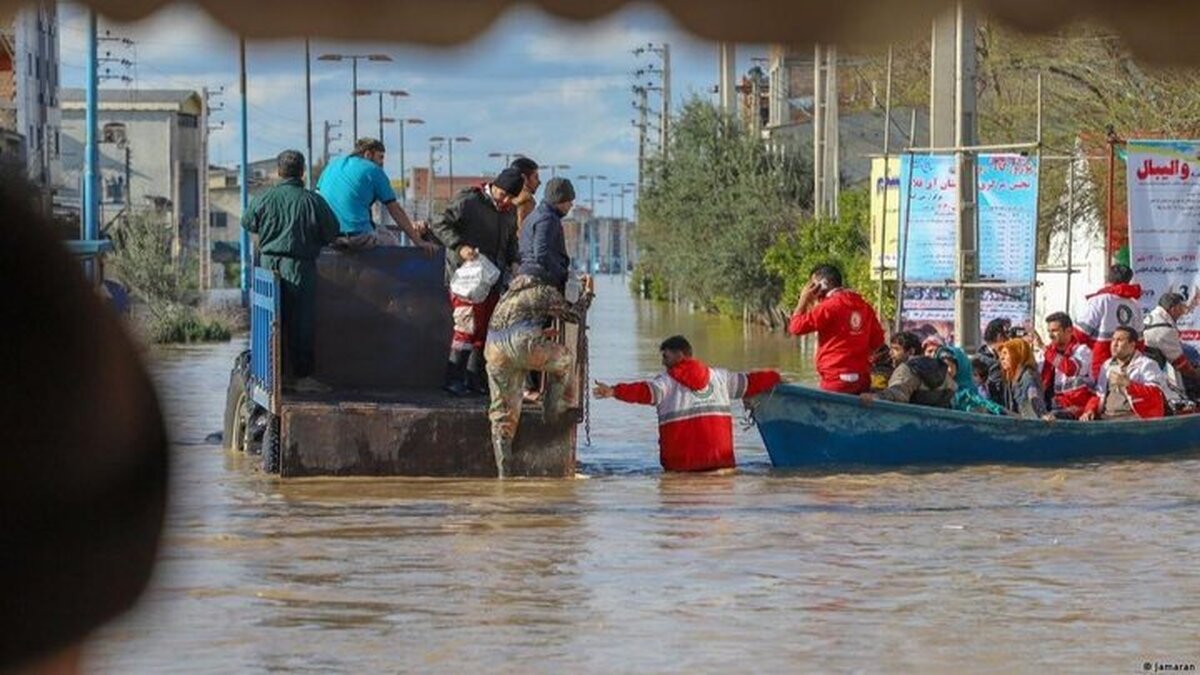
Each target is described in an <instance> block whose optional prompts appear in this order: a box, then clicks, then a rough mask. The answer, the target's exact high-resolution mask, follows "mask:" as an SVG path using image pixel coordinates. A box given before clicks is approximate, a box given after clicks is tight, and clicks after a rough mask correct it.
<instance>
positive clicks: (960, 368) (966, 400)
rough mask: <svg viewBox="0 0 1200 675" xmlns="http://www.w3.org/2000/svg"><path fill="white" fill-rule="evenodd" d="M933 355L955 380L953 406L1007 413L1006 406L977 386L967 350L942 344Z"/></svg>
mask: <svg viewBox="0 0 1200 675" xmlns="http://www.w3.org/2000/svg"><path fill="white" fill-rule="evenodd" d="M933 357H934V358H935V359H937V360H938V361H941V362H942V363H943V364H945V365H946V375H947V376H948V377H949V378H950V379H951V380H954V385H955V391H954V399H953V400H951V401H950V407H951V408H953V409H955V410H961V411H962V412H974V413H983V414H985V415H1003V414H1005V412H1006V411H1005V410H1004V406H1001V405H1000V404H998V403H995V402H993V401H991V400H989V399H988V398H987V397H986V396H984V395H982V394H981V393H980V391H979V389H978V388H977V387H976V385H975V373H974V369H973V367H972V365H971V359H970V358H969V357H968V356H967V353H966V352H964V351H963V350H961V349H959V348H958V347H949V346H942V347H938V349H937V351H936V352H934V355H933ZM985 375H986V373H985Z"/></svg>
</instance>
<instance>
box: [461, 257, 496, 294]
mask: <svg viewBox="0 0 1200 675" xmlns="http://www.w3.org/2000/svg"><path fill="white" fill-rule="evenodd" d="M499 280H500V269H499V268H498V267H496V265H495V264H494V263H492V261H491V260H488V258H487V256H485V255H478V256H475V259H474V260H468V261H467V262H465V263H463V264H462V265H461V266H460V267H459V268H458V269H457V270H455V271H454V277H453V278H451V279H450V292H451V293H453V294H455V295H457V296H458V297H460V298H462V299H463V300H467V301H469V302H483V301H484V300H486V299H487V296H488V293H491V292H492V286H495V285H496V282H497V281H499Z"/></svg>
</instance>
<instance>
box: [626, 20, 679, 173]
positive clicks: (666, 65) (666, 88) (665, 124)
mask: <svg viewBox="0 0 1200 675" xmlns="http://www.w3.org/2000/svg"><path fill="white" fill-rule="evenodd" d="M633 53H634V55H635V56H641V55H642V54H645V53H652V54H656V55H657V56H658V57H659V59H660V60H661V65H660V66H654V65H650V66H647V67H645V68H643V69H639V70H638V71H636V72H635V75H639V76H640V75H643V74H654V75H657V76H658V77H659V78H660V87H659V89H658V90H659V91H661V93H662V101H661V103H662V107H661V110H660V111H659V124H658V131H659V151H660V152H661V153H662V156H663V159H666V157H667V147H668V144H669V141H670V138H671V134H670V126H671V45H669V44H654V43H650V44H647V45H646V46H644V47H638V48H637V49H634V50H633ZM645 89H646V90H647V91H655V88H654V87H650V86H647V87H645Z"/></svg>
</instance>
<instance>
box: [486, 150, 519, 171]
mask: <svg viewBox="0 0 1200 675" xmlns="http://www.w3.org/2000/svg"><path fill="white" fill-rule="evenodd" d="M487 156H488V157H489V158H491V159H500V158H504V166H502V167H500V168H501V169H507V168H508V167H509V166H511V165H512V161H513V160H514V159H516V158H518V157H524V156H525V155H524V154H523V153H520V152H489V153H488V154H487Z"/></svg>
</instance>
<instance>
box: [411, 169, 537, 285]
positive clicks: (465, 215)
mask: <svg viewBox="0 0 1200 675" xmlns="http://www.w3.org/2000/svg"><path fill="white" fill-rule="evenodd" d="M484 189H485V188H482V187H478V186H475V187H469V188H467V189H465V190H462V191H460V192H459V193H458V194H457V195H455V196H454V199H452V200H450V204H449V205H448V206H447V207H446V210H445V211H444V212H443V213H442V215H441V216H440V217H438V218H437V219H436V220H434V222H433V225H432V226H431V227H430V229H431V230H432V231H433V234H434V236H436V237H437V238H438V241H440V242H442V245H443V246H445V247H446V274H447V275H448V276H449V275H453V274H454V270H456V269H458V267H459V266H460V265H462V263H463V261H462V259H461V258H459V257H458V249H459V247H460V246H472V247H474V248H477V249H479V252H480V253H482V254H483V255H486V256H487V257H488V258H489V259H490V260H491V261H492V262H493V263H495V264H496V267H499V268H500V271H501V272H502V273H505V272H507V271H508V267H509V265H511V264H512V263H514V262H516V261H517V260H518V257H517V212H516V210H515V209H510V210H508V211H505V212H503V213H501V212H500V211H499V210H497V209H496V205H495V203H494V202H492V200H491V198H490V197H488V196H487V195H486V194H484V192H483V191H484Z"/></svg>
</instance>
